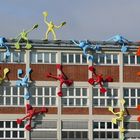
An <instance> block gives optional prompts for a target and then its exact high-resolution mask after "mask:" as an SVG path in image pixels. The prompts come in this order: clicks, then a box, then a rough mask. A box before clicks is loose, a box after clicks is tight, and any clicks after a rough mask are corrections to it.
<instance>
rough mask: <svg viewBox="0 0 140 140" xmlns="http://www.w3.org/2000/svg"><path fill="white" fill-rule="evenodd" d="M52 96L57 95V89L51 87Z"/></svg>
mask: <svg viewBox="0 0 140 140" xmlns="http://www.w3.org/2000/svg"><path fill="white" fill-rule="evenodd" d="M51 95H52V96H55V95H56V88H55V87H51Z"/></svg>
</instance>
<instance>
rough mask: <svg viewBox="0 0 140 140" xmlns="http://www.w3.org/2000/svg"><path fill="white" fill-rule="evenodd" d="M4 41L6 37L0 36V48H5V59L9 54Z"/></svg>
mask: <svg viewBox="0 0 140 140" xmlns="http://www.w3.org/2000/svg"><path fill="white" fill-rule="evenodd" d="M5 41H6V39H5V38H4V37H0V48H3V47H5V48H6V52H5V59H7V58H8V57H9V56H10V55H11V54H10V51H9V48H8V46H6V45H5Z"/></svg>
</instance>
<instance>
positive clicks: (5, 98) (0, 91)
mask: <svg viewBox="0 0 140 140" xmlns="http://www.w3.org/2000/svg"><path fill="white" fill-rule="evenodd" d="M0 95H1V96H0V106H17V105H18V106H24V105H25V101H24V97H23V95H24V88H23V87H13V86H2V87H0Z"/></svg>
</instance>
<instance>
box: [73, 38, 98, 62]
mask: <svg viewBox="0 0 140 140" xmlns="http://www.w3.org/2000/svg"><path fill="white" fill-rule="evenodd" d="M72 42H73V43H74V44H75V45H76V46H78V47H79V48H81V49H82V50H83V55H84V56H85V57H86V58H87V59H88V61H92V62H93V61H94V56H93V55H92V54H88V51H91V52H92V53H94V52H95V53H96V51H99V50H100V46H99V45H95V46H91V45H90V43H89V42H88V41H79V43H77V42H76V41H74V40H73V41H72Z"/></svg>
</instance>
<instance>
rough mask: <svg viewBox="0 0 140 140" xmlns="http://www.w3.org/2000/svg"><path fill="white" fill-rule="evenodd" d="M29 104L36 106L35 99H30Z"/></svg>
mask: <svg viewBox="0 0 140 140" xmlns="http://www.w3.org/2000/svg"><path fill="white" fill-rule="evenodd" d="M30 104H31V105H36V98H35V97H32V98H30Z"/></svg>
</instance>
